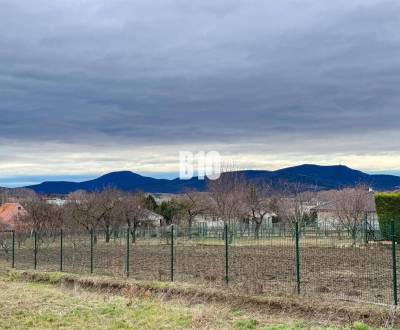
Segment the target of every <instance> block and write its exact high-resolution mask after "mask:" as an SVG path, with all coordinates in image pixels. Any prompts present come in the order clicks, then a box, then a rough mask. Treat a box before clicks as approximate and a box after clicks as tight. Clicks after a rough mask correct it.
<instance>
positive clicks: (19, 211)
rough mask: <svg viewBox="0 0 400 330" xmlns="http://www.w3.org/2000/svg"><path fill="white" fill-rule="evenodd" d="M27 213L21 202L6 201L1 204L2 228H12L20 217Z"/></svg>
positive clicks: (0, 224) (0, 217)
mask: <svg viewBox="0 0 400 330" xmlns="http://www.w3.org/2000/svg"><path fill="white" fill-rule="evenodd" d="M25 214H26V211H25V209H24V208H23V206H22V205H21V204H20V203H4V204H3V205H1V206H0V228H1V227H2V228H5V229H12V228H13V227H14V225H15V222H16V220H17V219H18V217H21V216H24V215H25Z"/></svg>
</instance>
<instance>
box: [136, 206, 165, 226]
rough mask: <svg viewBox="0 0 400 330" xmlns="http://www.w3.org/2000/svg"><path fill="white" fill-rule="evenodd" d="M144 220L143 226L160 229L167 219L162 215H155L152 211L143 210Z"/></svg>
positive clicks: (142, 220) (142, 221)
mask: <svg viewBox="0 0 400 330" xmlns="http://www.w3.org/2000/svg"><path fill="white" fill-rule="evenodd" d="M143 211H144V214H143V218H142V219H141V223H142V225H148V226H149V227H160V226H162V225H163V224H164V223H165V219H164V217H163V216H162V215H160V214H158V213H155V212H153V211H150V210H147V209H145V210H143Z"/></svg>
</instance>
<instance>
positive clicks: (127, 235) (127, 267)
mask: <svg viewBox="0 0 400 330" xmlns="http://www.w3.org/2000/svg"><path fill="white" fill-rule="evenodd" d="M130 234H131V227H128V229H127V230H126V277H129V254H130V243H129V235H130Z"/></svg>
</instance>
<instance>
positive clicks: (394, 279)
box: [390, 221, 397, 306]
mask: <svg viewBox="0 0 400 330" xmlns="http://www.w3.org/2000/svg"><path fill="white" fill-rule="evenodd" d="M390 225H391V226H390V227H391V232H392V233H391V234H392V287H393V304H394V305H395V306H397V264H396V233H395V228H394V221H391V224H390Z"/></svg>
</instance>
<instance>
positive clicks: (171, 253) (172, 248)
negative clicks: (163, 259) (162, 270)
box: [170, 225, 174, 282]
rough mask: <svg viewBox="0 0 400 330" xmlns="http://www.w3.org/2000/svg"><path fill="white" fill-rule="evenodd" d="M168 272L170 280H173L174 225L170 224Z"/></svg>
mask: <svg viewBox="0 0 400 330" xmlns="http://www.w3.org/2000/svg"><path fill="white" fill-rule="evenodd" d="M170 272H171V282H173V281H174V225H171V246H170Z"/></svg>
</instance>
